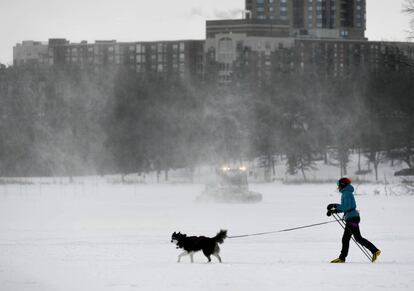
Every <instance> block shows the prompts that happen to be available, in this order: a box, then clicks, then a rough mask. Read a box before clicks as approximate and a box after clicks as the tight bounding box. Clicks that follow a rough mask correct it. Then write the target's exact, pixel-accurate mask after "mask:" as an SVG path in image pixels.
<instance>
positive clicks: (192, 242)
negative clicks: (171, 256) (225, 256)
mask: <svg viewBox="0 0 414 291" xmlns="http://www.w3.org/2000/svg"><path fill="white" fill-rule="evenodd" d="M226 237H227V230H220V231H219V232H218V233H217V235H216V236H215V237H205V236H187V235H186V234H183V233H180V232H178V233H177V232H174V233H173V234H172V235H171V242H172V243H174V244H175V245H176V246H177V249H183V250H184V251H183V252H182V253H181V254H180V255H179V256H178V263H179V262H180V260H181V257H183V256H186V255H189V256H190V259H191V263H194V259H193V256H194V253H195V252H198V251H201V250H202V251H203V254H204V255H205V256H206V257H207V259H208V262H211V255H213V256H215V257H216V258H217V259H218V260H219V262H220V263H221V258H220V256H219V253H220V247H219V245H218V244H222V243H223V242H224V239H225V238H226Z"/></svg>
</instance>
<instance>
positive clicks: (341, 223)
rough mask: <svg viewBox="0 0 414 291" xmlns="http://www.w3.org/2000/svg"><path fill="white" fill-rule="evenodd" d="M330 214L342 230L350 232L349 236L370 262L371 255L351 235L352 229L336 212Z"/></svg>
mask: <svg viewBox="0 0 414 291" xmlns="http://www.w3.org/2000/svg"><path fill="white" fill-rule="evenodd" d="M332 216H333V217H334V218H335V220H336V221H337V222H338V223H339V225H340V226H341V227H342V228H343V229H344V230H349V231H350V232H351V234H352V236H351V238H352V240H353V241H354V243H355V244H356V245H357V246H358V248H359V249H360V250H361V251H362V253H363V254H364V255H365V256H366V257H367V258H368V259H369V260H370V261H371V262H372V257H371V255H370V254H369V253H368V251H367V249H365V247H364V246H361V245H360V244H359V243H358V242H357V241H356V239H355V238H354V236H353V233H352V231H351V230H350V229H349V228H348V227H347V226H346V224H345V223H344V222H343V221H342V219H341V218H340V217H339V215H338V214H336V213H332Z"/></svg>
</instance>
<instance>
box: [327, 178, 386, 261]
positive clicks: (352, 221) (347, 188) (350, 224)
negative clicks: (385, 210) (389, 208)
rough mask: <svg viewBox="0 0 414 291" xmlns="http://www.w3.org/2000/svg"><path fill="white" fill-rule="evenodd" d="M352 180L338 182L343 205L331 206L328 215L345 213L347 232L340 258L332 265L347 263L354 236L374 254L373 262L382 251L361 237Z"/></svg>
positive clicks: (344, 236) (344, 179)
mask: <svg viewBox="0 0 414 291" xmlns="http://www.w3.org/2000/svg"><path fill="white" fill-rule="evenodd" d="M351 182H352V181H351V179H349V178H341V179H339V180H338V181H337V186H338V190H339V192H341V204H329V205H328V207H327V209H328V212H327V215H328V216H331V215H332V214H333V213H344V218H343V219H344V220H345V231H344V235H343V236H342V250H341V254H340V255H339V257H338V258H337V259H335V260H332V261H331V263H345V260H346V257H347V256H348V250H349V241H350V240H351V237H352V235H353V236H354V238H355V240H356V241H357V242H358V243H360V244H361V245H363V246H364V247H365V248H367V249H368V250H369V251H370V252H371V253H372V262H375V261H376V260H377V258H378V256H379V255H380V254H381V251H380V250H379V249H378V248H377V247H376V246H375V245H373V244H372V243H371V242H370V241H369V240H367V239H365V238H363V237H362V236H361V232H360V230H359V222H360V221H361V219H360V217H359V212H358V210H357V209H356V202H355V197H354V187H352V185H351Z"/></svg>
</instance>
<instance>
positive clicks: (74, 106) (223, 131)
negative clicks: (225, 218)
mask: <svg viewBox="0 0 414 291" xmlns="http://www.w3.org/2000/svg"><path fill="white" fill-rule="evenodd" d="M412 79H413V74H412V71H410V70H394V71H385V70H384V71H379V72H375V73H367V72H360V73H359V74H354V75H352V76H349V77H342V78H333V77H332V78H331V77H320V76H318V75H317V74H275V75H274V77H272V78H270V79H268V80H266V81H264V82H262V83H260V85H257V81H258V80H255V79H250V80H248V79H246V80H243V82H241V83H240V82H235V83H234V85H230V86H226V87H220V86H217V85H215V84H214V83H209V82H193V81H191V80H185V79H182V78H174V77H171V78H166V77H165V76H164V77H163V76H158V75H148V76H145V77H142V76H140V75H137V74H135V73H133V72H131V71H129V70H128V69H126V68H120V69H116V70H115V69H109V68H108V69H106V70H99V71H96V70H95V69H93V68H90V69H85V68H82V69H81V68H79V67H76V66H74V67H65V68H62V67H57V66H52V67H41V66H20V67H8V68H5V67H2V68H1V69H0V104H1V107H0V119H1V120H0V176H53V175H59V176H74V175H95V174H111V173H122V174H127V173H146V172H150V171H156V172H158V173H161V172H163V173H164V174H165V178H166V179H168V171H169V170H171V169H181V168H187V169H189V170H190V172H191V171H194V169H195V168H196V167H197V166H200V165H207V164H208V165H221V164H223V163H231V162H242V161H251V160H254V159H257V158H260V159H261V160H262V161H263V165H265V167H267V169H268V171H272V170H273V171H274V165H275V157H282V160H283V161H284V162H286V164H287V168H288V171H289V173H291V174H294V173H297V172H300V173H301V174H302V175H303V178H304V179H305V180H306V178H307V176H306V174H307V172H308V171H309V170H312V169H313V168H314V163H315V160H317V159H322V160H325V162H328V159H327V156H328V153H329V154H330V156H333V157H334V158H335V160H336V161H337V163H338V165H339V172H340V173H338V174H341V175H344V174H347V171H348V170H347V169H348V163H349V156H350V153H351V151H354V152H358V153H359V154H360V155H361V156H365V157H366V158H368V160H369V162H370V165H372V167H373V170H374V171H375V172H376V173H377V170H378V166H379V164H380V163H381V162H383V161H385V160H389V161H390V162H395V163H398V162H399V163H405V164H406V166H407V167H409V168H412V167H414V165H413V162H414V160H413V157H414V151H413V149H414V147H413V139H414V135H413V132H414V131H413V126H414V114H413V113H414V98H413V92H414V82H412ZM359 171H361V172H363V171H364V169H363V167H362V166H361V167H360V169H359Z"/></svg>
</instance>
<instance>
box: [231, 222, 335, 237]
mask: <svg viewBox="0 0 414 291" xmlns="http://www.w3.org/2000/svg"><path fill="white" fill-rule="evenodd" d="M334 222H336V221H327V222H321V223H314V224H309V225H304V226H299V227H293V228H286V229H281V230H275V231H266V232H258V233H252V234H243V235H233V236H228V237H227V238H240V237H248V236H259V235H266V234H272V233H280V232H288V231H293V230H298V229H303V228H310V227H315V226H319V225H324V224H329V223H334Z"/></svg>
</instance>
